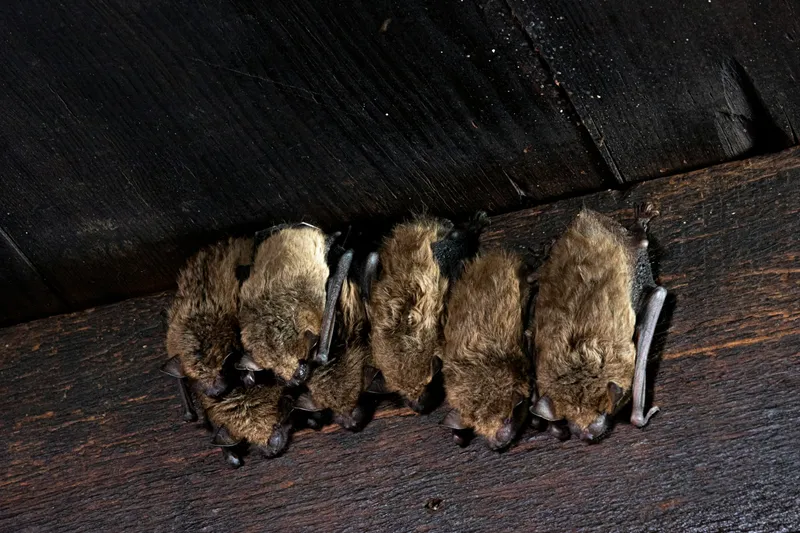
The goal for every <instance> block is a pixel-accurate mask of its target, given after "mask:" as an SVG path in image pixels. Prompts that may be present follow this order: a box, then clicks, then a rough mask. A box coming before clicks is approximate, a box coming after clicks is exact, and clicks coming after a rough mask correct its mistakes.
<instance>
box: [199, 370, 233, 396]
mask: <svg viewBox="0 0 800 533" xmlns="http://www.w3.org/2000/svg"><path fill="white" fill-rule="evenodd" d="M227 388H228V383H227V382H226V381H225V378H224V377H222V376H221V375H218V376H217V377H215V378H214V380H213V381H212V382H211V383H206V384H205V386H204V387H203V392H205V394H206V396H209V397H211V398H219V397H220V396H222V395H223V394H224V393H225V391H226V390H227Z"/></svg>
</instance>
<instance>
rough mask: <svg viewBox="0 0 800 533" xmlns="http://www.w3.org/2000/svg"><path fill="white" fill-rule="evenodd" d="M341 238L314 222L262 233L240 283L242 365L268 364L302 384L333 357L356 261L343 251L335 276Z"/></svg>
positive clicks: (286, 378)
mask: <svg viewBox="0 0 800 533" xmlns="http://www.w3.org/2000/svg"><path fill="white" fill-rule="evenodd" d="M336 238H337V234H334V235H326V234H325V233H323V232H322V230H320V229H319V228H316V227H314V226H311V225H309V224H293V225H285V226H278V227H276V228H272V229H270V230H269V231H268V232H267V233H266V234H263V233H262V234H260V235H258V237H257V242H258V245H257V249H256V253H255V257H254V260H253V266H252V269H251V274H250V276H249V277H248V278H247V280H246V281H244V283H243V284H242V288H241V296H240V304H239V319H240V324H241V337H242V344H243V346H244V349H245V354H244V356H243V357H242V358H241V359H240V360H239V363H238V368H239V369H242V370H250V371H260V370H267V369H269V370H272V371H273V372H274V373H275V374H276V375H277V376H278V377H279V378H280V379H282V380H283V381H284V382H285V383H287V384H288V385H291V386H297V385H299V384H302V383H304V382H305V381H306V380H307V379H308V378H309V377H310V374H311V368H312V364H314V363H317V364H326V363H327V362H328V361H327V354H328V351H329V349H330V342H331V330H332V328H333V320H334V311H335V303H336V300H338V296H339V293H340V292H341V287H342V285H343V284H344V280H345V279H346V277H347V270H348V268H349V261H351V260H352V254H350V255H348V254H347V253H344V254H343V255H342V256H341V258H340V260H339V261H338V264H337V268H336V270H335V273H334V275H333V276H330V268H329V265H328V259H329V257H328V256H329V251H330V249H331V247H332V244H333V242H334V240H335V239H336ZM329 277H330V282H329Z"/></svg>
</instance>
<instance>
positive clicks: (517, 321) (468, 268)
mask: <svg viewBox="0 0 800 533" xmlns="http://www.w3.org/2000/svg"><path fill="white" fill-rule="evenodd" d="M526 274H527V271H526V268H525V266H524V265H523V262H522V259H521V258H520V257H518V256H517V255H516V254H512V253H510V252H506V251H502V250H498V251H490V252H485V253H482V254H480V255H478V256H477V257H476V258H475V259H473V260H472V261H470V262H468V263H466V265H465V267H464V272H463V274H462V275H461V277H460V278H459V280H458V281H456V282H455V284H454V286H453V289H452V292H451V295H450V299H449V301H448V316H447V323H446V325H445V328H444V337H445V345H444V353H443V372H444V382H445V386H446V389H447V402H448V403H449V404H450V406H451V407H453V411H451V412H450V413H449V414H448V415H447V416H446V417H445V420H444V421H443V423H444V424H445V425H446V426H448V427H450V428H452V429H453V435H454V438H455V440H456V442H457V443H459V444H463V442H464V441H465V435H464V432H465V431H467V430H470V429H471V430H473V431H474V432H475V433H476V434H478V435H481V436H483V437H484V438H485V439H486V440H487V443H488V444H489V446H490V447H491V448H493V449H502V448H504V447H506V446H508V445H509V444H510V443H511V441H512V439H513V438H514V437H515V436H516V435H517V433H518V432H519V430H520V429H521V428H522V426H523V424H524V422H525V418H526V415H527V412H528V402H527V400H528V398H529V397H530V394H531V382H530V377H529V374H530V367H531V364H530V359H529V354H527V353H526V345H527V343H526V342H525V338H524V328H525V325H526V324H525V322H526V316H527V309H528V303H529V297H530V287H529V283H528V282H527V281H526V278H527V276H526Z"/></svg>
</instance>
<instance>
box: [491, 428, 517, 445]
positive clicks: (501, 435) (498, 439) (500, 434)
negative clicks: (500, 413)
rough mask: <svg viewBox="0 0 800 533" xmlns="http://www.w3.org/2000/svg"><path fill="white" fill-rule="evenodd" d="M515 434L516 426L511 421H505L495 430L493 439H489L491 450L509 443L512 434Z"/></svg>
mask: <svg viewBox="0 0 800 533" xmlns="http://www.w3.org/2000/svg"><path fill="white" fill-rule="evenodd" d="M516 434H517V428H516V426H515V425H514V424H513V423H506V424H504V425H503V427H501V428H500V429H498V430H497V432H496V433H495V435H494V439H490V441H489V447H490V448H492V449H493V450H501V449H503V448H505V447H506V446H508V445H509V444H511V441H512V440H514V436H515V435H516Z"/></svg>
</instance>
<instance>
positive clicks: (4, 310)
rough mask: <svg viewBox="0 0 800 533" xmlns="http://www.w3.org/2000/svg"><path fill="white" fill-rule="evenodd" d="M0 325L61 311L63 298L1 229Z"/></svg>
mask: <svg viewBox="0 0 800 533" xmlns="http://www.w3.org/2000/svg"><path fill="white" fill-rule="evenodd" d="M0 287H2V297H1V298H0V325H6V324H11V323H14V322H20V321H23V320H27V319H30V318H33V317H36V316H40V315H42V314H43V313H63V312H64V311H66V310H67V308H66V306H65V304H64V301H63V300H62V299H61V298H60V297H59V296H58V295H57V294H56V293H55V292H54V291H53V289H52V288H51V287H50V286H49V285H48V284H47V282H46V281H45V280H44V279H43V278H42V276H41V275H40V274H39V272H38V271H37V270H36V268H35V267H34V266H33V265H32V264H31V262H30V261H29V260H28V258H27V257H25V254H23V253H22V251H21V250H20V249H19V248H18V247H17V245H16V243H15V242H14V241H13V240H12V239H11V238H10V237H9V236H8V234H7V233H6V232H5V231H3V229H2V228H0Z"/></svg>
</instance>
